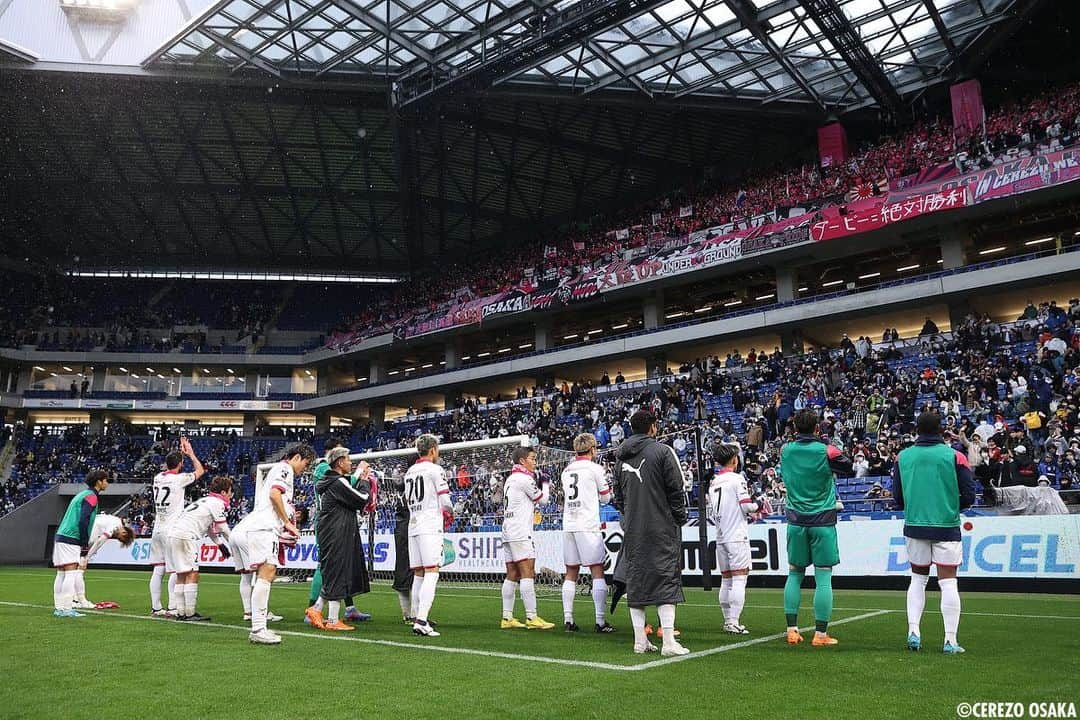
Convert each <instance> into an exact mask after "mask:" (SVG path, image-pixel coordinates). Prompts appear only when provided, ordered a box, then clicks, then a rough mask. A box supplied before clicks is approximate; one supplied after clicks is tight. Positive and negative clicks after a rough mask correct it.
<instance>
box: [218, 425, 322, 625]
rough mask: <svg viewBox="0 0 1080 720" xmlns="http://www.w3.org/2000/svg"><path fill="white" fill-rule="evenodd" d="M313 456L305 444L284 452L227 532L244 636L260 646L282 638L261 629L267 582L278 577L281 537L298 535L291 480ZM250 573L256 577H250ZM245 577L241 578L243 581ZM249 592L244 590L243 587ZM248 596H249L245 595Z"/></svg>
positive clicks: (265, 612)
mask: <svg viewBox="0 0 1080 720" xmlns="http://www.w3.org/2000/svg"><path fill="white" fill-rule="evenodd" d="M314 460H315V451H314V450H313V449H312V448H311V446H310V445H305V444H300V445H294V446H292V447H290V448H288V449H287V450H286V451H285V455H284V458H283V459H282V460H281V461H280V462H277V463H274V465H273V467H271V468H270V469H269V470H268V471H267V472H266V477H264V478H263V481H262V484H261V485H260V486H258V487H257V488H256V490H255V507H254V508H253V509H252V511H251V512H250V513H248V514H247V516H245V517H244V519H243V520H241V521H240V522H239V523H237V524H236V527H235V528H233V531H232V533H231V534H230V535H229V550H230V551H231V553H232V556H233V562H234V563H235V564H236V570H237V572H239V573H242V575H241V577H240V596H241V598H242V599H245V600H246V602H245V611H247V610H248V608H250V612H251V634H250V635H248V639H249V640H251V642H253V643H256V644H260V645H277V644H279V643H280V642H281V636H280V635H278V634H277V633H275V632H271V631H270V630H267V629H266V621H267V616H268V614H269V606H270V585H271V583H273V582H274V576H275V575H277V568H278V565H279V564H281V559H280V558H279V556H278V550H279V548H280V546H279V542H280V541H281V540H282V539H283V538H290V539H295V538H298V537H300V531H299V530H297V528H296V525H294V524H293V520H292V512H293V506H292V501H293V478H294V477H295V476H296V475H299V474H303V473H304V472H305V471H306V470H307V469H308V467H309V466H310V465H311V463H312V462H313V461H314ZM251 573H254V574H255V581H254V583H252V581H251ZM245 581H246V582H245ZM245 585H246V586H248V587H250V588H251V589H250V593H248V594H245V591H246V590H247V587H245ZM249 598H250V599H249Z"/></svg>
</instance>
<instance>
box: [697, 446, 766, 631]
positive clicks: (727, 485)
mask: <svg viewBox="0 0 1080 720" xmlns="http://www.w3.org/2000/svg"><path fill="white" fill-rule="evenodd" d="M713 460H714V461H715V463H716V466H717V468H718V469H717V472H716V476H715V477H714V478H713V479H712V482H711V483H710V484H709V520H710V522H712V524H713V526H715V527H716V569H717V570H719V571H720V575H721V577H722V579H721V581H720V608H721V609H722V610H723V611H724V632H726V633H731V634H732V635H749V634H750V631H749V630H747V629H746V628H745V627H743V626H742V625H740V624H739V617H740V615H742V609H743V605H744V604H745V603H746V578H747V575H749V574H750V536H749V534H748V532H747V529H746V528H747V523H746V517H747V515H751V514H753V513H756V512H757V511H758V505H757V503H756V502H754V500H753V498H751V497H750V493H749V491H748V489H747V487H746V478H745V477H743V475H742V473H740V472H738V469H739V448H738V447H737V446H735V445H729V444H725V443H720V444H718V445H717V446H716V448H715V450H714V451H713Z"/></svg>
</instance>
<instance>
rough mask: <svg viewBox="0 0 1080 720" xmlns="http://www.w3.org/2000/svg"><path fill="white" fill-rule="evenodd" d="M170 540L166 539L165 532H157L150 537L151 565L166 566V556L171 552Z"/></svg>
mask: <svg viewBox="0 0 1080 720" xmlns="http://www.w3.org/2000/svg"><path fill="white" fill-rule="evenodd" d="M168 546H169V539H168V538H167V537H165V531H164V530H162V531H161V532H156V533H154V534H152V535H151V536H150V564H151V565H164V564H165V554H166V553H167V552H168V551H169V550H168Z"/></svg>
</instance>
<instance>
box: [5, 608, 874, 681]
mask: <svg viewBox="0 0 1080 720" xmlns="http://www.w3.org/2000/svg"><path fill="white" fill-rule="evenodd" d="M0 605H6V606H8V607H21V608H33V609H38V610H52V609H53V608H52V606H50V605H38V604H34V603H21V602H9V601H5V600H0ZM79 612H84V613H88V614H92V615H100V616H103V617H112V618H123V619H125V620H143V621H150V622H158V623H162V622H163V623H169V624H173V625H175V624H176V621H175V620H169V619H166V618H158V617H153V616H149V615H131V614H127V613H117V612H112V611H109V610H82V609H80V610H79ZM887 612H889V611H888V610H879V611H877V612H872V613H865V614H863V615H856V616H854V617H849V618H842V619H840V620H835V621H833V622H831V623H829V624H830V625H843V624H845V623H850V622H855V621H857V620H865V619H867V618H871V617H876V616H878V615H884V614H885V613H887ZM192 625H194V626H196V627H207V628H219V629H224V630H241V631H243V632H250V631H251V628H250V627H248V626H246V625H229V624H225V623H214V622H198V623H185V627H190V626H192ZM812 629H813V628H809V627H807V628H800V631H801V632H808V631H810V630H812ZM274 632H276V633H277V634H278V635H288V636H290V637H298V638H306V639H309V640H338V641H342V642H357V643H363V644H365V645H382V646H384V647H395V648H404V649H407V650H428V651H432V652H443V653H450V654H455V655H477V656H480V657H495V658H502V659H505V660H524V661H527V662H539V663H547V664H549V665H564V666H571V667H584V668H589V669H591V670H613V671H615V672H638V671H641V670H651V669H652V668H656V667H663V666H664V665H670V664H671V663H677V662H683V661H684V660H693V659H695V658H700V657H706V656H708V655H716V654H717V653H722V652H727V651H729V650H738V649H741V648H744V647H750V646H752V645H760V644H761V643H766V642H772V641H774V640H778V639H780V638H782V637H785V634H786V633H778V634H776V635H769V636H766V637H761V638H755V639H753V640H747V641H745V642H739V643H733V644H731V645H722V646H720V647H714V648H710V649H709V650H701V651H699V652H691V653H690V654H689V655H678V656H674V657H668V658H664V659H662V660H653V661H652V662H647V663H642V664H640V665H618V664H616V663H605V662H595V661H591V660H568V659H565V658H553V657H548V656H546V655H518V654H516V653H507V652H499V651H488V650H474V649H472V648H458V647H446V646H444V645H419V644H416V643H405V642H398V641H396V640H376V639H374V638H360V637H353V636H349V635H315V634H314V633H308V632H297V631H294V630H275V631H274Z"/></svg>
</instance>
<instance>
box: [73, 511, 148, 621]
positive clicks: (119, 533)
mask: <svg viewBox="0 0 1080 720" xmlns="http://www.w3.org/2000/svg"><path fill="white" fill-rule="evenodd" d="M110 540H116V541H117V542H119V543H120V544H121V545H123V546H124V547H130V545H131V543H132V542H134V540H135V533H134V532H133V531H132V529H131V528H129V527H128V526H127V525H125V524H124V521H123V520H121V519H120V518H118V517H116V516H115V515H109V514H107V513H99V514H98V516H97V518H95V520H94V529H93V530H91V531H90V549H89V550H87V551H86V554H85V555H83V557H82V559H81V560H80V561H79V567H78V569H77V570H75V571H74V572H75V602H74V607H77V608H83V609H89V608H92V607H94V603H92V602H90V601H89V600H87V599H86V578H85V577H84V576H85V573H86V564H87V563H88V562H90V559H91V558H93V557H94V555H96V554H97V551H98V550H100V549H101V548H102V547H103V546H104V545H105V543H107V542H109V541H110Z"/></svg>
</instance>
